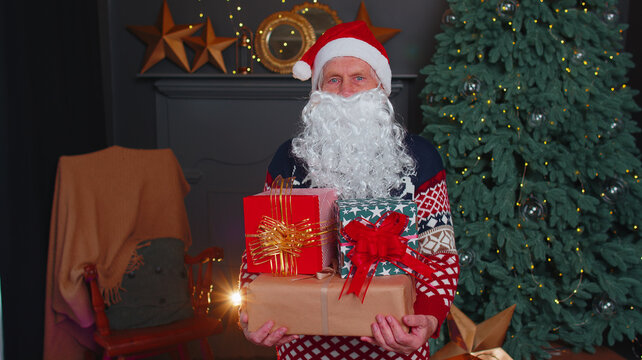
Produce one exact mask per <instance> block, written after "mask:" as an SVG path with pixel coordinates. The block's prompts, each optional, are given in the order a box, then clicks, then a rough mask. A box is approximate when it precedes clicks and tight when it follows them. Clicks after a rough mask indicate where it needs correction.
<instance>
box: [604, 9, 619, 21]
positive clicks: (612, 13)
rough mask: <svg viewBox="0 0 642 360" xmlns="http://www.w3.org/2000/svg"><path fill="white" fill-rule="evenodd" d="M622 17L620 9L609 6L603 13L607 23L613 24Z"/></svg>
mask: <svg viewBox="0 0 642 360" xmlns="http://www.w3.org/2000/svg"><path fill="white" fill-rule="evenodd" d="M619 19H620V11H618V9H616V8H609V9H606V10H605V11H604V13H602V21H604V23H605V24H607V25H613V24H615V23H617V21H618V20H619Z"/></svg>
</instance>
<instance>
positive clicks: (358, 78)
mask: <svg viewBox="0 0 642 360" xmlns="http://www.w3.org/2000/svg"><path fill="white" fill-rule="evenodd" d="M356 79H357V81H362V80H364V77H363V76H357V77H356Z"/></svg>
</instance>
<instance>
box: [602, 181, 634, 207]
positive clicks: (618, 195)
mask: <svg viewBox="0 0 642 360" xmlns="http://www.w3.org/2000/svg"><path fill="white" fill-rule="evenodd" d="M628 192H629V184H627V183H626V181H624V180H622V179H620V178H611V179H609V180H607V181H606V183H604V190H603V192H602V194H601V196H602V200H604V201H605V202H606V203H608V204H615V203H616V202H618V201H619V200H621V199H622V198H623V197H624V196H626V194H627V193H628Z"/></svg>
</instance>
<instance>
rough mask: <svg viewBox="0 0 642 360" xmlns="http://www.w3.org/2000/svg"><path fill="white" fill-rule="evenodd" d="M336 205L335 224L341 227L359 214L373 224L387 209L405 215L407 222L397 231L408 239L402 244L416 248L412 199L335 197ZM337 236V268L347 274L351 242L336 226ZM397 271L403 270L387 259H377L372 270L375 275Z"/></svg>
mask: <svg viewBox="0 0 642 360" xmlns="http://www.w3.org/2000/svg"><path fill="white" fill-rule="evenodd" d="M337 205H338V216H339V224H340V225H341V227H342V228H343V227H344V226H346V225H347V224H348V223H350V222H351V221H352V220H355V219H357V218H360V217H361V218H363V219H365V220H367V221H369V222H370V223H372V224H375V223H376V222H377V221H378V220H379V219H380V218H381V216H382V215H384V214H385V213H387V212H389V211H395V212H399V213H401V214H404V215H407V216H408V224H407V225H406V228H405V229H404V230H403V232H402V233H401V234H400V235H401V236H403V237H404V238H406V239H408V242H407V244H406V245H407V246H408V247H409V248H411V249H414V250H417V249H418V248H419V240H418V239H417V204H415V202H414V201H412V200H405V199H401V198H376V199H350V200H337ZM338 238H339V242H338V248H339V270H340V274H341V277H342V278H347V277H348V274H349V273H350V268H351V267H352V262H351V261H350V258H349V257H348V253H349V252H350V250H352V248H353V247H354V246H353V245H352V244H351V243H350V242H349V241H348V240H346V239H345V238H344V237H343V235H342V234H341V230H339V237H338ZM401 266H402V267H404V268H405V269H406V270H407V271H409V272H412V270H411V269H409V268H407V267H406V266H404V265H401ZM400 274H406V272H405V271H403V270H401V269H400V268H399V267H397V265H395V264H392V263H390V262H388V261H382V262H380V263H379V264H378V265H377V267H376V269H375V271H374V275H375V276H384V275H400Z"/></svg>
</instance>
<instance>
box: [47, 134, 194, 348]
mask: <svg viewBox="0 0 642 360" xmlns="http://www.w3.org/2000/svg"><path fill="white" fill-rule="evenodd" d="M188 192H189V184H188V183H187V181H186V180H185V177H184V176H183V172H182V170H181V167H180V165H179V164H178V161H177V160H176V157H175V156H174V154H173V152H172V151H171V150H170V149H161V150H138V149H128V148H123V147H119V146H112V147H109V148H107V149H104V150H100V151H97V152H94V153H90V154H85V155H76V156H62V157H60V160H59V162H58V172H57V176H56V188H55V193H54V200H53V209H52V214H51V228H50V234H49V253H48V264H47V289H46V295H45V296H46V300H45V337H44V357H43V358H44V359H72V360H73V359H82V357H83V353H84V350H85V348H87V347H89V348H91V347H93V345H94V342H93V326H92V325H93V323H94V315H93V310H92V307H91V302H90V299H89V294H88V291H87V288H86V286H85V284H84V280H83V267H84V265H85V264H87V263H95V264H96V267H97V270H98V273H99V278H100V285H101V287H102V289H101V290H103V292H105V294H106V295H114V291H117V290H118V289H119V286H120V282H121V279H122V277H123V275H124V273H125V271H126V269H127V266H128V264H129V263H130V261H132V259H135V257H134V256H133V255H135V250H136V246H137V245H138V244H139V243H140V242H141V241H144V240H148V239H154V238H159V237H173V238H178V239H181V240H183V241H184V242H185V248H186V249H187V248H188V247H189V246H190V245H191V241H192V239H191V235H190V228H189V223H188V219H187V213H186V211H185V202H184V198H185V195H187V193H188Z"/></svg>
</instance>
